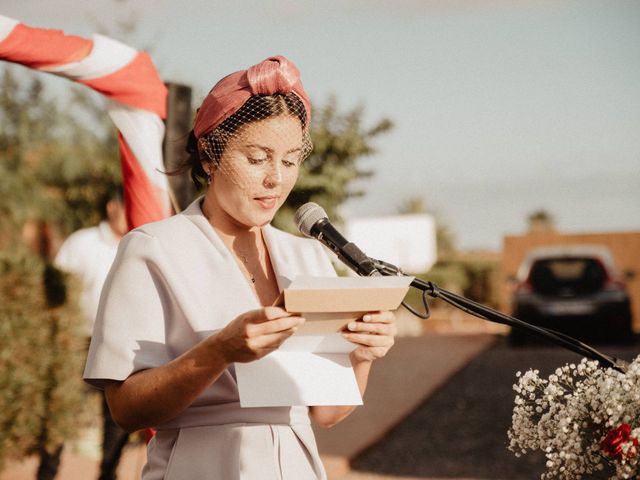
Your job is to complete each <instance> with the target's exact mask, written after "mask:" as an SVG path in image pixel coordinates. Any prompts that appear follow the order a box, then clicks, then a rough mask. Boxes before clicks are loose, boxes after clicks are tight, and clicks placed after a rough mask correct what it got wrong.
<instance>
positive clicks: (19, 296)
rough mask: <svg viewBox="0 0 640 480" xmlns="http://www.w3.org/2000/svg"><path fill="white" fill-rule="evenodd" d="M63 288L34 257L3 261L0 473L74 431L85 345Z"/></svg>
mask: <svg viewBox="0 0 640 480" xmlns="http://www.w3.org/2000/svg"><path fill="white" fill-rule="evenodd" d="M66 284H67V281H66V279H65V278H64V277H63V276H62V274H61V273H60V272H59V271H58V270H56V269H54V268H53V267H51V266H50V265H46V264H45V263H44V262H43V261H42V260H40V259H39V258H37V257H29V256H22V257H18V258H15V257H14V258H8V257H7V256H6V255H5V256H0V468H1V467H2V463H3V462H4V461H5V460H7V459H9V458H21V457H24V456H26V455H29V454H31V453H33V452H35V451H36V449H37V448H38V446H39V445H43V446H45V448H47V449H48V450H51V449H53V448H54V447H55V446H56V445H60V444H61V443H62V442H63V441H65V440H67V439H69V438H71V437H72V436H73V435H74V433H75V432H76V430H77V427H78V422H77V418H78V415H79V413H80V411H81V410H82V405H83V403H84V401H85V400H84V399H85V393H84V392H85V388H84V386H83V385H82V379H81V374H82V367H83V365H84V359H85V345H84V342H85V340H84V338H83V337H82V335H81V333H80V332H81V330H80V327H81V317H80V314H79V311H78V309H77V307H76V305H77V302H76V301H75V299H73V298H67V295H66V290H67V289H66Z"/></svg>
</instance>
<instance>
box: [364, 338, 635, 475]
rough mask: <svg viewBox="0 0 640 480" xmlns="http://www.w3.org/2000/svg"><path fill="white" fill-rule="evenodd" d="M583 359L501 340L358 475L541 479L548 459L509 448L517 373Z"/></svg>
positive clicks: (371, 455)
mask: <svg viewBox="0 0 640 480" xmlns="http://www.w3.org/2000/svg"><path fill="white" fill-rule="evenodd" d="M596 347H597V348H598V349H599V350H601V351H602V352H603V353H608V354H611V355H613V356H616V357H618V358H621V359H624V360H627V361H630V360H632V359H633V358H635V357H636V356H637V355H638V353H640V351H639V349H640V342H636V343H635V344H634V345H628V346H615V345H597V346H596ZM579 359H580V357H579V356H578V355H576V354H574V353H572V352H569V351H567V350H564V349H561V348H560V347H554V346H550V345H548V344H547V345H543V344H539V345H528V346H526V347H522V348H513V347H510V346H509V345H508V344H507V342H506V341H505V340H504V339H500V340H498V341H497V342H496V343H495V344H494V345H493V346H492V347H491V348H490V349H488V350H486V351H485V352H483V353H481V354H480V355H479V356H477V357H476V358H475V359H474V360H473V361H472V362H470V363H469V364H468V365H467V366H466V367H465V368H464V369H463V370H462V371H461V372H460V373H459V374H458V375H456V376H455V377H454V378H453V379H452V380H451V381H450V382H447V384H446V385H445V386H444V387H443V388H441V389H440V390H438V391H437V392H435V394H434V395H432V396H430V397H429V398H428V399H427V400H426V401H425V402H423V403H422V405H421V406H420V407H419V408H417V409H416V410H415V411H414V412H413V413H412V414H411V415H409V416H408V417H407V418H406V419H405V420H404V421H403V422H401V423H400V424H398V425H397V426H396V427H395V428H394V429H393V430H392V431H391V432H389V434H388V435H386V436H385V438H384V439H383V440H382V441H381V442H379V443H378V444H377V445H375V446H373V447H372V448H370V449H368V450H367V451H366V452H365V453H364V454H363V455H361V456H359V457H358V458H357V459H356V460H355V462H353V464H352V468H353V470H354V471H356V472H360V473H362V474H363V475H364V474H366V473H367V472H375V473H376V474H377V475H386V477H381V478H402V479H405V480H406V479H408V478H420V479H427V478H428V479H434V478H448V479H453V478H455V479H461V478H473V479H491V480H531V479H537V478H540V474H541V473H542V472H543V471H544V463H545V459H544V458H543V456H542V455H540V454H538V455H528V456H525V457H522V458H516V457H515V456H514V455H513V454H512V453H511V452H509V451H508V450H507V448H506V445H507V430H508V428H509V426H510V425H511V414H512V410H513V399H514V395H515V394H514V393H513V391H512V385H513V383H514V382H515V380H516V377H515V373H516V372H517V371H518V370H521V371H525V370H528V369H530V368H537V369H539V370H540V371H541V374H543V375H545V376H546V375H549V374H550V373H552V372H553V371H554V370H555V369H556V368H557V367H559V366H562V365H564V364H566V363H568V362H577V361H579ZM358 478H359V477H353V479H354V480H355V479H358ZM362 478H367V477H366V476H365V477H362ZM371 478H372V479H375V478H376V477H371Z"/></svg>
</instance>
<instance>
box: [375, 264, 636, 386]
mask: <svg viewBox="0 0 640 480" xmlns="http://www.w3.org/2000/svg"><path fill="white" fill-rule="evenodd" d="M371 261H372V262H373V264H374V266H375V268H376V269H377V270H378V271H379V272H380V274H381V275H384V276H406V275H405V274H404V273H403V272H402V270H401V269H400V268H398V267H396V266H395V265H392V264H390V263H387V262H383V261H382V260H376V259H373V258H372V259H371ZM411 286H412V287H414V288H417V289H418V290H421V291H422V292H423V295H424V294H425V293H426V294H427V295H429V296H430V297H432V298H440V299H441V300H443V301H445V302H447V303H448V304H449V305H452V306H454V307H456V308H458V309H459V310H462V311H463V312H466V313H469V314H471V315H473V316H474V317H478V318H481V319H483V320H488V321H490V322H494V323H500V324H502V325H509V326H510V327H515V328H519V329H521V330H526V331H527V332H529V333H532V334H534V335H536V336H538V337H541V338H544V339H546V340H550V341H551V342H553V343H556V344H558V345H560V346H562V347H564V348H566V349H568V350H571V351H573V352H575V353H577V354H579V355H582V356H584V357H587V358H590V359H591V360H597V361H598V362H600V364H601V365H602V366H604V367H609V368H613V369H614V370H617V371H619V372H621V373H626V372H627V370H628V366H629V364H628V363H627V362H626V361H624V360H621V359H618V358H615V357H612V356H610V355H606V354H604V353H602V352H599V351H598V350H596V349H595V348H593V347H591V346H590V345H587V344H585V343H582V342H580V341H579V340H577V339H575V338H573V337H570V336H569V335H565V334H564V333H561V332H557V331H555V330H551V329H547V328H543V327H538V326H536V325H532V324H530V323H527V322H524V321H522V320H519V319H517V318H515V317H512V316H510V315H506V314H504V313H502V312H499V311H498V310H494V309H493V308H490V307H487V306H486V305H482V304H481V303H478V302H475V301H473V300H470V299H468V298H465V297H463V296H461V295H457V294H455V293H453V292H450V291H448V290H445V289H444V288H440V287H438V286H437V285H436V284H435V283H433V282H429V281H424V280H420V279H419V278H414V279H413V280H412V281H411ZM425 304H426V299H425Z"/></svg>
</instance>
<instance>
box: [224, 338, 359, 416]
mask: <svg viewBox="0 0 640 480" xmlns="http://www.w3.org/2000/svg"><path fill="white" fill-rule="evenodd" d="M236 378H237V380H238V389H239V390H240V405H241V406H242V407H280V406H291V405H362V398H361V396H360V391H359V390H358V384H357V382H356V379H355V374H354V373H353V368H351V362H350V361H349V355H347V354H344V353H309V352H296V351H279V350H278V351H275V352H272V353H270V354H269V355H267V356H266V357H263V358H261V359H260V360H257V361H255V362H250V363H237V364H236Z"/></svg>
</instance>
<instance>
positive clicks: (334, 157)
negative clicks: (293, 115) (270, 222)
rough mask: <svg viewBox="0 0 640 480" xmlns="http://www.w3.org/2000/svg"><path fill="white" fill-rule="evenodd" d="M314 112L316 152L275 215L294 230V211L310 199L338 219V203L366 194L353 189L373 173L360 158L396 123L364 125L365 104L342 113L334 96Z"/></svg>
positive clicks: (371, 151) (278, 223) (373, 150)
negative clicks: (353, 185) (362, 165)
mask: <svg viewBox="0 0 640 480" xmlns="http://www.w3.org/2000/svg"><path fill="white" fill-rule="evenodd" d="M313 112H314V121H313V123H312V126H311V139H312V142H313V146H314V148H313V152H312V153H311V155H310V156H309V158H307V159H306V160H305V161H304V163H303V164H302V167H301V169H300V177H299V179H298V182H297V183H296V186H295V187H294V189H293V191H292V192H291V195H289V198H288V199H287V202H286V203H285V205H284V206H283V207H282V208H281V209H280V211H279V212H278V215H277V216H276V218H275V219H274V224H275V225H276V226H278V227H280V228H283V229H285V230H289V231H291V232H295V231H297V229H296V228H295V225H293V215H294V213H295V211H296V210H297V209H298V208H299V207H300V206H302V205H304V204H305V203H307V202H316V203H318V204H320V205H322V207H323V208H324V209H325V211H326V212H327V214H328V215H329V217H330V218H332V219H333V220H339V215H338V207H339V206H340V205H342V204H343V203H344V202H345V201H346V200H348V199H349V198H353V197H358V196H361V195H363V194H364V192H363V191H361V190H353V189H352V183H353V182H354V181H355V180H360V179H363V178H368V177H370V176H371V175H373V172H372V171H371V170H368V169H364V168H362V167H361V166H360V165H359V161H360V160H361V159H362V157H367V156H370V155H373V154H375V153H376V151H377V149H376V148H375V147H374V146H373V141H374V140H375V139H376V138H377V137H378V136H379V135H381V134H383V133H386V132H388V131H389V130H391V128H392V127H393V124H392V122H391V120H389V119H386V118H383V119H381V120H379V121H378V122H376V123H375V124H374V125H373V126H371V127H366V126H364V125H363V120H362V115H363V112H364V109H363V107H356V108H354V109H352V110H350V111H347V112H345V113H340V112H339V111H338V106H337V101H336V99H335V98H334V97H332V98H330V99H329V101H328V102H327V104H326V105H325V106H323V107H319V108H315V109H314V110H313Z"/></svg>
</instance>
